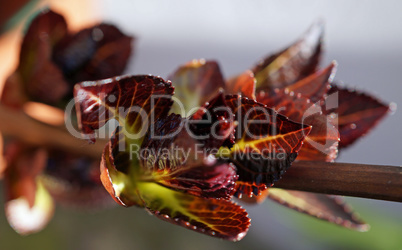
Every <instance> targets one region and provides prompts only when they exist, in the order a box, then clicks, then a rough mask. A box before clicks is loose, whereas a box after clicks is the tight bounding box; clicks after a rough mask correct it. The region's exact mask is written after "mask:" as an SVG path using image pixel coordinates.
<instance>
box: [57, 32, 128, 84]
mask: <svg viewBox="0 0 402 250" xmlns="http://www.w3.org/2000/svg"><path fill="white" fill-rule="evenodd" d="M132 41H133V38H132V37H130V36H126V35H125V34H123V33H122V32H121V31H120V30H119V29H117V28H116V27H115V26H113V25H110V24H100V25H97V26H94V27H91V28H88V29H84V30H81V31H80V32H78V33H77V34H75V35H70V36H66V37H65V38H64V39H63V40H62V41H60V43H58V44H57V46H56V47H55V49H54V54H53V59H54V61H55V62H56V63H57V65H58V66H59V67H60V69H62V70H63V72H64V75H65V77H66V79H68V81H69V82H70V84H75V83H76V82H81V81H94V80H99V79H104V78H109V77H113V76H116V75H120V74H122V73H123V71H124V69H125V66H126V64H127V62H128V59H129V57H130V55H131V53H132V48H131V44H132Z"/></svg>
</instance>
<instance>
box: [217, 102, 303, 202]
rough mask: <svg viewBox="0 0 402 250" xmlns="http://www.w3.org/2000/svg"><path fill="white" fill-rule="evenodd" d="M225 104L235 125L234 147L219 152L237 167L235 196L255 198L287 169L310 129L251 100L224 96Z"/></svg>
mask: <svg viewBox="0 0 402 250" xmlns="http://www.w3.org/2000/svg"><path fill="white" fill-rule="evenodd" d="M226 103H227V105H228V106H229V108H230V109H231V110H232V112H233V115H234V116H235V121H237V123H238V125H237V127H236V133H235V138H236V141H235V142H236V143H235V145H234V146H233V148H232V149H230V152H226V153H225V152H224V151H223V150H222V151H223V152H222V154H223V155H225V156H227V154H229V157H230V160H231V161H232V162H233V163H234V164H235V165H236V167H237V173H238V174H239V179H238V182H237V191H236V194H235V195H236V196H238V197H239V196H241V195H242V194H245V195H248V196H251V195H252V193H254V194H255V195H259V194H260V192H261V191H263V190H265V189H266V188H267V186H271V185H272V184H273V182H274V181H277V180H279V179H280V177H281V175H282V174H283V173H284V172H285V171H286V169H288V168H289V167H290V164H291V163H292V162H293V161H294V160H295V159H296V156H297V152H298V151H299V150H300V148H301V146H302V144H303V141H304V138H305V136H307V135H308V134H309V132H310V129H311V128H310V127H309V126H307V125H302V124H298V123H295V122H292V121H290V120H288V119H287V118H286V117H285V116H282V115H279V114H278V113H276V112H275V111H274V110H272V109H269V108H267V107H266V106H265V105H263V104H261V103H257V102H256V101H254V100H249V99H247V98H241V97H240V96H227V97H226Z"/></svg>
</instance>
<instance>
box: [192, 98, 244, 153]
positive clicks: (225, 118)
mask: <svg viewBox="0 0 402 250" xmlns="http://www.w3.org/2000/svg"><path fill="white" fill-rule="evenodd" d="M231 113H232V112H231V111H230V110H229V107H228V106H227V105H226V101H225V96H224V95H223V93H219V94H218V95H217V96H216V97H215V98H213V99H211V100H210V101H209V102H207V103H206V104H205V105H204V106H203V107H201V108H200V109H198V110H197V112H195V113H194V114H193V115H192V116H191V117H190V121H189V124H190V126H189V129H190V131H191V132H192V133H193V134H194V135H195V136H197V137H199V139H198V140H199V141H200V142H202V144H203V149H204V150H216V149H219V148H220V147H221V146H227V147H229V148H231V147H232V146H233V144H234V127H235V126H236V125H235V124H234V120H233V117H232V114H231Z"/></svg>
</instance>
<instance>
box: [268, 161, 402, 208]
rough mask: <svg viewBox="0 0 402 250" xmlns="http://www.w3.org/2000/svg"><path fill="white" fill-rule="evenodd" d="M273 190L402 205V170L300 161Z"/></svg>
mask: <svg viewBox="0 0 402 250" xmlns="http://www.w3.org/2000/svg"><path fill="white" fill-rule="evenodd" d="M275 187H278V188H284V189H293V190H299V191H308V192H316V193H323V194H334V195H345V196H355V197H362V198H371V199H379V200H388V201H398V202H402V167H398V166H379V165H366V164H354V163H330V162H319V163H318V162H314V161H300V162H295V163H293V165H292V167H291V168H290V169H289V170H288V171H287V172H286V174H285V175H284V176H283V179H282V180H280V181H278V182H277V183H276V184H275Z"/></svg>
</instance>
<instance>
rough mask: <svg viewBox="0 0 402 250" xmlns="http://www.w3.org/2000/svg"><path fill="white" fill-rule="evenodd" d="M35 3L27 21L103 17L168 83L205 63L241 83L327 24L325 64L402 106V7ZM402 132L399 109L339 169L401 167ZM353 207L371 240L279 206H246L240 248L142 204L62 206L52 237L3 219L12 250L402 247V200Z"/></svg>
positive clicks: (139, 61) (0, 77) (5, 64)
mask: <svg viewBox="0 0 402 250" xmlns="http://www.w3.org/2000/svg"><path fill="white" fill-rule="evenodd" d="M28 2H29V1H28ZM32 2H34V3H33V4H32V6H31V7H30V8H29V11H28V10H27V12H26V13H25V16H26V15H27V13H29V12H30V11H32V9H33V8H37V7H38V6H43V5H45V4H49V5H50V6H51V7H53V8H54V9H55V10H56V11H58V12H60V13H64V14H65V15H67V17H68V22H69V24H71V25H72V27H73V29H77V28H79V27H82V26H87V25H89V24H91V23H93V22H96V21H98V20H104V21H106V22H112V23H115V24H117V25H118V26H119V27H120V28H122V30H123V31H124V32H126V33H128V34H132V35H135V36H136V37H137V41H136V45H135V52H134V56H133V57H132V60H131V62H130V65H129V67H128V69H127V72H126V73H130V74H133V73H134V74H148V73H149V74H154V75H160V76H162V77H166V76H167V75H168V74H169V73H171V72H173V71H174V70H175V69H176V67H177V66H178V65H180V64H182V63H185V62H187V61H190V60H192V59H194V58H205V59H215V60H217V61H218V62H219V63H220V66H221V69H222V70H223V72H224V75H225V76H226V77H229V76H231V75H233V74H236V73H239V72H242V71H243V70H245V69H247V68H249V67H250V66H252V65H254V64H255V63H256V62H257V61H258V60H259V59H260V58H262V57H263V56H266V55H268V54H271V53H273V52H276V51H278V50H280V49H282V48H284V47H286V46H288V45H289V44H290V43H292V42H294V41H295V40H296V39H297V38H298V37H299V36H300V35H301V34H302V33H303V32H304V31H305V30H306V29H307V28H308V27H309V26H310V25H311V24H312V23H313V22H314V21H315V20H317V19H321V20H324V21H325V26H326V35H325V47H326V50H325V55H324V60H323V65H322V66H325V65H327V64H329V63H330V62H331V61H332V60H336V61H337V62H338V66H339V67H338V71H337V75H336V79H337V80H338V81H343V82H344V83H345V84H346V85H347V86H349V87H352V88H356V89H359V90H363V91H366V92H368V93H372V94H373V95H375V96H377V97H378V98H380V99H381V100H383V101H385V102H394V103H396V104H398V105H401V103H402V97H401V96H400V95H401V93H402V82H401V81H402V80H401V79H402V28H401V27H402V14H401V13H402V2H400V1H396V0H395V1H373V0H371V1H346V0H345V1H318V0H317V1H313V0H305V1H289V0H285V1H262V0H260V1H257V0H256V1H233V0H232V1H229V0H224V1H212V0H205V1H197V2H196V1H180V0H173V1H152V0H148V1H139V0H134V1H131V0H118V1H117V0H113V1H112V0H102V1H94V0H93V1H78V0H72V1H61V0H58V1H56V0H54V1H32ZM2 4H4V3H2ZM5 4H8V3H5ZM33 6H36V7H33ZM2 15H3V13H2ZM21 27H22V25H21V24H20V25H18V24H17V26H14V28H13V29H11V30H9V31H7V32H5V33H3V34H2V36H1V37H0V56H1V58H2V65H1V66H0V81H1V82H3V81H4V78H5V77H6V76H7V75H9V74H10V73H11V71H12V70H13V69H14V68H13V67H15V63H16V55H17V54H18V48H19V46H20V41H21ZM3 59H4V60H3ZM401 124H402V113H401V112H400V110H397V111H396V112H395V113H394V114H392V115H389V116H388V117H386V118H385V120H384V121H383V122H381V123H380V125H379V126H378V127H376V128H375V129H374V130H373V131H372V132H371V133H370V134H369V135H368V136H366V137H364V138H362V139H360V140H359V141H358V142H357V143H356V144H355V145H353V146H352V147H351V148H349V149H347V150H345V151H344V152H342V154H341V155H340V156H339V159H338V161H339V162H353V163H370V164H384V165H398V166H400V165H401V159H400V154H401V149H402V135H401V134H402V133H400V131H399V130H400V125H401ZM347 201H348V202H349V203H350V204H351V205H352V206H353V207H354V208H355V210H357V211H358V212H359V213H360V215H361V216H362V217H363V219H365V220H366V221H367V222H368V223H369V224H370V225H371V230H370V231H369V232H367V233H359V232H354V231H350V230H348V229H343V228H340V227H338V226H335V225H330V224H329V223H326V222H321V221H319V220H316V219H312V218H309V217H308V216H306V215H302V214H299V213H297V212H294V211H291V210H289V209H286V208H283V207H281V206H278V205H277V204H274V203H272V202H269V201H267V202H265V203H263V204H262V205H259V206H249V205H248V206H245V207H246V209H247V211H248V212H249V215H250V217H251V219H252V226H251V228H250V231H249V233H248V235H247V236H246V237H245V238H244V239H243V240H242V241H240V242H237V243H232V242H226V241H222V240H219V239H214V238H212V237H208V236H204V235H201V234H198V233H195V232H192V231H189V230H186V229H184V228H180V227H178V226H173V225H170V224H168V223H166V222H163V221H160V220H159V219H156V218H154V217H152V216H149V215H148V214H147V213H146V212H145V211H143V210H141V209H137V208H128V209H127V208H122V207H116V208H113V209H108V210H100V211H75V210H71V209H66V208H63V207H59V208H58V209H57V210H56V214H55V218H54V219H53V220H52V221H51V222H50V224H49V225H48V227H46V229H45V230H44V231H43V232H40V233H38V234H35V235H31V236H27V237H22V236H19V235H18V234H16V233H15V232H14V231H13V230H12V229H11V228H10V227H9V225H8V224H7V222H6V219H5V216H4V211H0V221H2V223H0V239H1V240H0V249H25V248H28V247H29V248H38V249H56V248H57V249H246V248H247V249H289V248H291V249H294V248H297V249H322V248H326V249H339V248H345V247H346V248H354V249H402V237H401V236H402V215H401V214H402V204H399V203H394V202H383V201H375V200H368V199H359V198H347ZM1 209H3V208H1Z"/></svg>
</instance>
